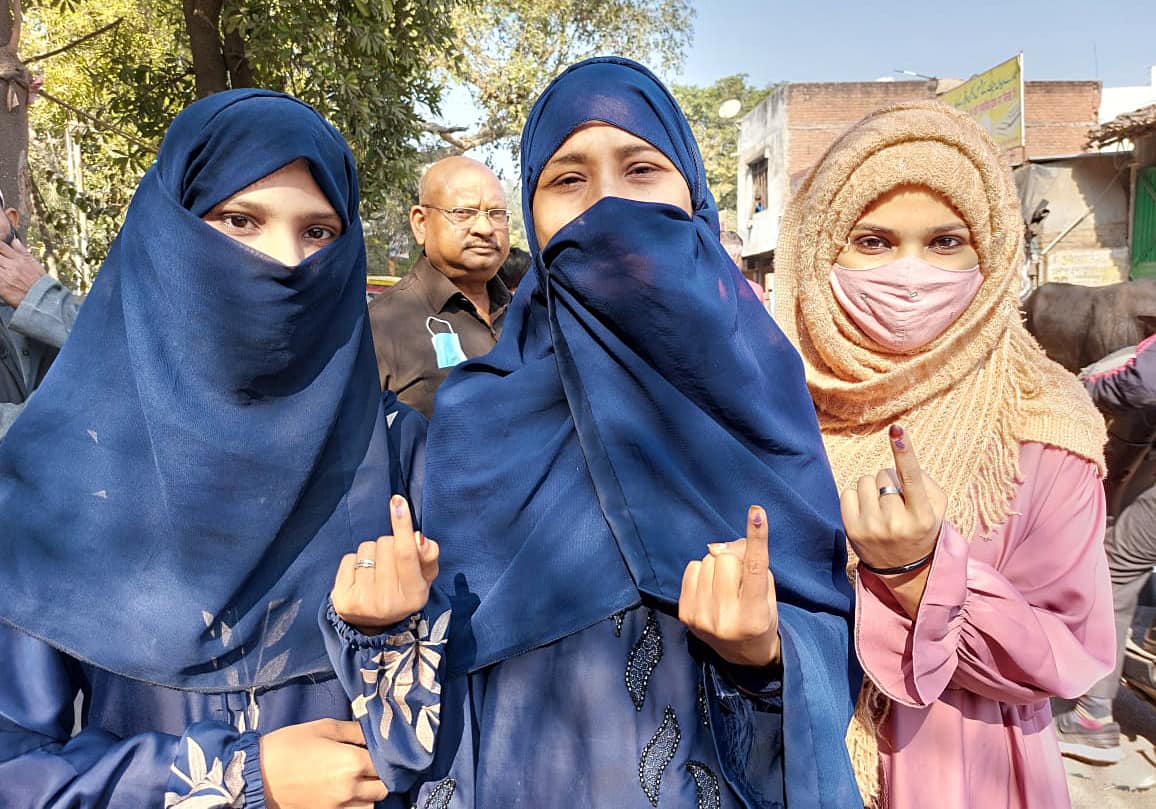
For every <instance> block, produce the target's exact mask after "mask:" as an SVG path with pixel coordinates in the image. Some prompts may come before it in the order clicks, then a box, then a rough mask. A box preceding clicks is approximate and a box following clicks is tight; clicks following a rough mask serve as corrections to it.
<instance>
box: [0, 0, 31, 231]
mask: <svg viewBox="0 0 1156 809" xmlns="http://www.w3.org/2000/svg"><path fill="white" fill-rule="evenodd" d="M19 25H20V3H19V1H18V0H16V2H14V1H13V0H0V190H2V191H3V192H4V207H6V208H15V209H16V210H18V211H20V219H21V221H22V222H27V221H28V220H27V215H28V204H27V195H28V193H27V192H28V189H27V188H26V187H25V183H24V177H25V175H26V168H27V166H28V80H29V74H28V70H27V69H26V68H25V67H24V64H23V63H22V62H21V61H20V57H19V55H18V54H17V52H16V51H17V47H18V45H19V42H18V39H19ZM14 28H15V29H16V30H15V32H16V36H15V37H14V36H13V30H14Z"/></svg>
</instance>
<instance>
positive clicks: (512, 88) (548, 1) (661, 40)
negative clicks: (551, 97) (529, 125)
mask: <svg viewBox="0 0 1156 809" xmlns="http://www.w3.org/2000/svg"><path fill="white" fill-rule="evenodd" d="M693 18H694V10H693V8H692V7H691V4H690V2H688V0H474V2H470V3H466V4H462V5H460V6H459V7H458V9H457V11H456V12H455V13H454V18H453V25H454V29H455V31H456V32H457V38H456V42H457V45H458V51H457V52H456V53H455V52H452V51H451V52H449V53H448V54H446V55H440V57H439V60H438V64H439V66H440V68H441V69H442V70H443V71H445V73H446V74H447V76H448V77H449V78H450V79H451V80H452V81H454V82H457V83H459V84H461V85H463V86H465V87H466V88H467V89H468V90H469V92H470V94H471V96H472V97H473V99H474V103H475V104H476V105H477V106H478V107H479V108H480V109H481V111H482V114H483V116H484V117H483V123H482V125H481V127H479V129H478V131H477V132H476V133H474V134H473V135H463V136H456V137H454V140H455V141H457V143H456V144H453V146H454V151H463V149H462V148H461V147H463V146H464V147H465V148H472V147H475V146H481V145H485V144H490V143H494V142H501V141H505V142H507V143H508V144H509V145H510V146H511V148H512V147H513V140H514V138H516V137H517V135H518V133H519V132H521V129H522V126H523V124H524V123H525V120H526V115H527V114H528V113H529V111H530V106H531V105H532V104H533V102H534V99H535V98H536V97H537V96H538V94H539V93H540V92H541V91H542V90H543V89H545V87H546V85H547V84H548V83H549V82H550V80H551V79H553V78H554V77H555V76H557V75H558V74H559V73H560V72H562V70H564V69H565V68H566V67H568V66H569V65H571V64H573V63H575V62H578V61H581V60H582V59H585V58H586V57H589V56H595V55H601V54H622V55H625V56H629V57H631V58H632V59H637V60H639V61H642V62H644V63H646V64H647V65H648V66H650V67H653V68H655V69H656V70H657V71H659V72H664V71H672V70H674V69H676V68H677V67H678V66H679V65H681V63H682V59H683V54H684V52H685V50H686V47H687V45H689V43H690V39H691V25H692V22H693ZM451 123H453V122H451ZM443 137H444V136H443ZM446 140H447V141H448V140H449V139H448V138H446ZM451 143H453V142H452V141H451Z"/></svg>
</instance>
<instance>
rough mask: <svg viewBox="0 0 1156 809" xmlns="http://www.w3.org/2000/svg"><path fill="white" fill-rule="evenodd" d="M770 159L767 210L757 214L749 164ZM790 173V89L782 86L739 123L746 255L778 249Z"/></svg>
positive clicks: (740, 207) (740, 212) (741, 216)
mask: <svg viewBox="0 0 1156 809" xmlns="http://www.w3.org/2000/svg"><path fill="white" fill-rule="evenodd" d="M762 158H766V160H767V198H766V199H765V200H763V202H764V204H765V205H766V210H764V211H760V212H759V213H754V185H753V181H752V177H751V171H750V165H751V164H752V163H754V162H756V161H758V160H760V159H762ZM790 190H791V189H790V178H789V177H788V176H787V88H786V86H782V87H779V88H778V89H777V90H775V91H774V92H773V93H771V94H770V95H769V96H767V98H766V99H764V100H763V102H762V103H761V104H759V105H758V106H757V107H755V108H754V109H753V110H751V111H750V112H749V113H747V115H746V116H745V117H744V118H743V119H742V121H740V122H739V160H738V226H739V234H740V235H741V236H742V237H743V242H744V244H743V255H744V256H753V255H758V254H760V253H766V252H768V251H770V250H774V249H775V245H776V244H778V241H779V222H780V220H781V219H782V215H783V209H784V208H785V207H786V204H787V199H788V197H789V194H790Z"/></svg>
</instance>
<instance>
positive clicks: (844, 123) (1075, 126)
mask: <svg viewBox="0 0 1156 809" xmlns="http://www.w3.org/2000/svg"><path fill="white" fill-rule="evenodd" d="M959 83H960V82H959V81H956V80H944V79H940V80H931V81H874V82H813V83H800V84H785V85H782V86H780V87H778V88H776V89H775V91H774V92H772V93H771V95H769V96H768V97H767V98H766V99H765V100H764V101H763V102H762V103H761V104H759V106H757V107H755V109H753V110H752V111H751V112H750V113H749V114H747V115H746V116H745V117H744V118H743V119H742V121H741V122H740V124H739V166H738V212H737V213H738V216H737V219H738V226H739V233H740V234H741V235H742V236H743V238H744V240H745V241H746V244H745V246H744V249H743V255H744V257H745V262H746V269H747V271H748V274H749V275H750V276H751V277H752V278H754V279H755V280H758V281H759V282H766V283H768V284H769V285H771V286H772V287H773V281H774V279H773V278H769V279H768V278H766V273H769V272H771V268H772V255H773V251H774V249H775V245H776V244H777V243H778V236H779V220H780V218H781V217H782V213H783V208H784V207H785V205H786V202H787V199H788V198H789V196H790V194H791V192H792V191H793V190H794V188H796V187H797V186H798V184H799V182H800V181H801V180H802V178H803V177H805V176H806V173H807V171H808V170H809V169H810V168H811V166H813V165H814V164H815V163H816V162H817V161H818V160H819V158H820V157H822V155H823V153H824V151H826V149H827V148H828V147H829V146H830V145H831V143H832V142H833V141H834V140H835V138H836V137H838V135H839V134H840V133H842V132H843V131H844V130H845V129H847V127H849V126H850V125H852V124H854V123H855V122H856V121H858V120H859V119H860V118H862V117H863V116H865V115H867V114H868V113H870V112H873V111H874V110H877V109H879V108H880V107H885V106H888V105H890V104H897V103H900V102H903V101H913V100H919V99H934V98H935V97H936V96H937V94H938V93H941V92H946V91H947V90H949V89H951V88H952V87H954V86H957V85H958V84H959ZM1099 107H1100V83H1099V82H1095V81H1035V82H1031V81H1030V82H1025V83H1024V124H1025V140H1026V142H1027V148H1026V153H1027V154H1026V156H1027V158H1028V159H1032V158H1045V157H1057V156H1061V155H1073V154H1078V153H1081V152H1085V151H1088V147H1087V138H1088V131H1089V130H1090V129H1093V128H1094V127H1095V126H1096V125H1097V123H1098V119H1097V116H1098V112H1099ZM1024 158H1025V155H1024V149H1023V148H1017V149H1012V150H1011V151H1010V152H1009V153H1008V159H1009V161H1010V162H1011V163H1013V164H1017V163H1022V162H1024ZM758 202H761V210H758V211H756V207H757V203H758Z"/></svg>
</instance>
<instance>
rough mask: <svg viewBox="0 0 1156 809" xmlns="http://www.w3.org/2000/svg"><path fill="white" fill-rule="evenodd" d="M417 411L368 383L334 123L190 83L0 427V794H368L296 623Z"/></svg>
mask: <svg viewBox="0 0 1156 809" xmlns="http://www.w3.org/2000/svg"><path fill="white" fill-rule="evenodd" d="M424 429H425V428H424V419H421V418H420V416H416V417H415V416H414V414H413V413H412V411H408V410H407V409H404V408H401V407H399V406H398V405H397V404H396V402H395V401H394V400H393V398H392V397H391V396H389V397H387V399H386V400H385V401H384V402H383V400H382V396H381V391H380V388H379V386H378V382H377V372H376V368H375V364H374V357H373V348H372V344H371V338H370V332H369V327H368V321H367V315H366V306H365V246H364V240H363V237H362V232H361V223H360V219H359V215H358V186H357V174H356V169H355V167H354V163H353V158H352V155H351V154H350V151H349V148H348V146H347V145H346V143H345V141H344V139H343V138H342V137H341V136H340V135H339V134H338V133H337V131H336V130H334V129H333V128H332V127H331V126H330V125H329V124H328V123H326V122H325V121H324V120H323V119H322V118H321V117H320V116H319V115H318V114H317V113H316V112H315V111H314V110H312V109H311V108H310V107H308V106H306V105H305V104H303V103H301V102H299V101H297V100H295V99H292V98H289V97H288V96H284V95H281V94H278V93H273V92H266V91H260V90H245V91H233V92H227V93H220V94H218V95H214V96H212V97H210V98H207V99H205V100H202V101H199V102H197V103H195V104H193V105H192V106H191V107H189V108H188V109H187V110H185V111H184V112H183V113H181V114H180V115H179V116H178V117H177V118H176V120H175V121H174V122H173V125H172V127H171V128H170V129H169V131H168V133H167V135H166V137H165V140H164V142H163V144H162V145H161V149H160V152H159V154H158V155H157V160H156V163H155V164H154V165H153V166H152V167H151V168H150V169H149V171H148V172H147V173H146V174H145V176H144V178H143V179H142V181H141V184H140V187H139V189H138V191H137V193H136V195H135V197H134V198H133V201H132V204H131V205H130V206H129V209H128V212H127V215H126V217H125V222H124V226H123V228H122V230H121V232H120V234H119V236H118V237H117V239H116V242H115V243H114V244H113V246H112V249H111V251H110V252H109V255H108V258H107V260H106V262H105V263H104V266H103V267H102V269H101V271H100V274H99V276H98V277H97V280H96V283H95V284H94V286H93V289H92V292H91V294H90V295H89V296H88V299H87V301H86V303H85V305H84V307H83V309H82V310H81V313H80V317H79V320H78V322H77V324H76V328H75V329H74V331H73V333H72V336H71V338H70V340H69V342H68V343H67V345H66V346H65V347H64V349H63V351H62V353H61V354H60V357H59V359H58V360H57V363H56V365H55V366H54V368H53V370H52V372H51V373H50V374H49V376H48V378H47V379H46V380H45V382H44V385H43V386H42V387H41V388H40V389H39V391H38V392H37V394H36V395H35V396H34V397H33V398H32V400H31V401H30V402H29V405H28V407H27V409H26V410H25V412H24V414H23V415H22V416H21V418H20V419H19V420H18V421H17V423H16V424H15V425H14V426H13V428H12V430H11V432H9V433H8V436H7V438H6V439H5V440H4V442H3V443H2V444H0V514H3V518H2V522H3V527H2V529H0V558H3V560H4V562H3V564H2V565H0V805H3V806H5V807H14V808H15V809H20V808H22V807H45V806H69V807H96V806H100V807H106V806H107V807H132V808H133V809H137V808H139V807H146V806H156V807H159V806H165V807H188V808H189V809H192V807H197V808H198V809H206V808H207V807H232V806H241V805H244V806H246V807H250V809H251V808H252V807H261V806H264V805H265V802H266V798H268V799H269V801H270V804H271V805H276V806H280V807H282V809H289V808H290V807H298V806H301V807H311V808H313V807H335V806H362V807H369V806H371V805H372V803H373V801H374V800H376V799H379V798H381V797H383V796H384V794H385V792H384V787H383V786H382V785H381V783H380V781H379V780H378V779H377V778H376V776H375V774H374V772H373V769H372V765H371V763H370V761H369V756H368V753H367V752H366V750H365V749H364V740H363V738H362V736H361V731H360V728H359V727H358V725H357V723H356V722H353V721H349V720H350V711H349V705H348V702H347V700H346V699H345V698H344V694H343V692H342V689H341V686H340V684H339V683H338V681H337V679H336V677H335V675H334V672H333V669H332V667H331V665H330V663H329V660H328V656H327V654H326V650H325V646H324V642H323V640H322V637H321V634H320V632H319V631H318V629H317V618H316V616H317V609H318V608H319V606H321V605H322V604H323V603H324V601H325V595H326V587H327V581H326V578H327V577H326V576H325V574H324V573H323V571H327V570H330V569H332V568H333V567H334V566H335V565H336V564H337V562H338V560H340V558H341V556H342V554H344V553H346V552H347V551H350V550H353V549H354V548H356V547H357V543H358V542H359V541H360V540H362V539H365V538H366V537H374V536H377V535H378V534H380V533H383V532H385V531H386V530H387V528H388V526H389V514H388V505H387V504H388V500H389V495H390V493H391V492H397V493H401V494H405V495H407V496H410V497H413V498H416V497H417V492H416V491H414V490H411V489H410V486H409V480H410V476H411V473H412V474H413V477H414V478H415V479H416V478H417V477H418V476H419V471H418V470H417V469H416V468H415V467H416V466H417V465H418V464H419V463H420V460H421V453H422V441H423V440H424ZM78 694H80V695H83V700H82V709H81V712H80V715H79V718H77V717H76V716H74V711H73V705H74V702H75V698H76V696H77V695H78ZM338 720H345V721H338ZM74 730H76V732H74Z"/></svg>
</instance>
